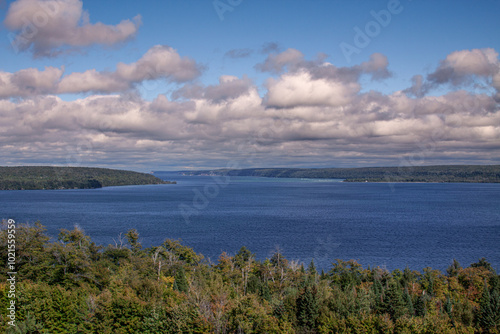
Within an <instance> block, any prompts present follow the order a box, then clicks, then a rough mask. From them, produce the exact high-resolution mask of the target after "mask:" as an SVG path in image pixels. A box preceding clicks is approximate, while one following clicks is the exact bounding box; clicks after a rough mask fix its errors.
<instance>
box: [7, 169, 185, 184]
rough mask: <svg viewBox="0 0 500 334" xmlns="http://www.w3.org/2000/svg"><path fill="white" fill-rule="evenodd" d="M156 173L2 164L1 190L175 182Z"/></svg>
mask: <svg viewBox="0 0 500 334" xmlns="http://www.w3.org/2000/svg"><path fill="white" fill-rule="evenodd" d="M175 183H176V182H170V181H164V180H162V179H160V178H158V177H156V176H154V175H151V174H147V173H139V172H133V171H126V170H117V169H108V168H92V167H51V166H17V167H0V190H69V189H99V188H104V187H114V186H132V185H149V184H175Z"/></svg>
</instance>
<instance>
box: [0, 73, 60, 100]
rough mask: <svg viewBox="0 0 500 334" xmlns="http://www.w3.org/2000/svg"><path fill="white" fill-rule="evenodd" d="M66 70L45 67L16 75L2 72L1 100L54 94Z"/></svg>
mask: <svg viewBox="0 0 500 334" xmlns="http://www.w3.org/2000/svg"><path fill="white" fill-rule="evenodd" d="M63 72H64V69H59V68H55V67H45V70H43V71H39V70H38V69H35V68H28V69H23V70H20V71H18V72H15V73H8V72H0V99H2V98H9V97H27V96H35V95H41V94H53V93H54V92H55V91H57V85H58V83H59V80H60V79H61V76H62V74H63Z"/></svg>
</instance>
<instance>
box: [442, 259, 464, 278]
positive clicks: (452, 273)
mask: <svg viewBox="0 0 500 334" xmlns="http://www.w3.org/2000/svg"><path fill="white" fill-rule="evenodd" d="M461 269H462V266H461V265H460V263H459V262H458V261H457V260H456V259H453V263H452V264H451V265H450V266H449V267H448V269H446V274H447V275H448V277H456V276H458V272H459V271H460V270H461Z"/></svg>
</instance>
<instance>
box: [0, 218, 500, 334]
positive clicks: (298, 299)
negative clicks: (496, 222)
mask: <svg viewBox="0 0 500 334" xmlns="http://www.w3.org/2000/svg"><path fill="white" fill-rule="evenodd" d="M8 239H9V238H8V230H7V224H6V222H4V224H3V226H2V229H0V256H1V258H2V263H4V264H6V263H7V261H8V252H7V249H8V247H7V244H8ZM15 240H16V250H15V252H16V268H15V269H16V271H17V276H16V325H17V329H18V330H19V331H17V332H16V333H99V334H106V333H450V334H451V333H499V329H500V276H498V275H497V273H496V272H495V270H494V269H493V268H492V266H491V264H490V263H488V262H487V261H486V259H484V258H483V259H479V261H478V262H476V263H472V264H470V265H469V266H468V267H462V266H461V265H460V263H458V261H456V260H454V261H453V262H451V263H450V266H449V268H448V269H447V270H446V272H445V273H443V272H441V271H439V270H434V269H432V268H424V269H423V271H416V270H411V269H410V268H401V269H396V270H394V271H392V272H389V271H387V270H385V269H382V268H379V267H374V268H370V267H368V268H364V267H363V266H362V265H361V264H359V263H358V262H356V261H355V260H342V259H332V264H331V267H330V268H328V270H327V271H323V270H321V271H319V270H318V269H317V268H316V266H315V264H314V262H313V261H311V262H310V263H309V264H301V263H298V262H296V261H291V260H289V259H286V258H285V257H284V256H283V254H281V253H280V252H279V251H276V252H275V253H274V254H272V256H270V257H269V258H266V259H264V260H258V259H257V258H256V256H255V254H253V253H252V252H251V250H250V249H248V248H246V247H244V246H243V247H241V249H240V250H239V251H238V252H237V253H236V254H227V253H222V254H221V255H220V257H219V259H218V260H217V261H216V262H211V261H209V260H207V259H205V258H204V257H203V255H202V254H198V253H196V252H195V251H194V250H193V249H192V248H190V247H187V246H185V245H183V244H182V242H181V241H179V240H173V239H168V238H166V239H165V241H164V242H163V243H162V244H161V245H157V246H153V247H149V248H144V247H142V245H141V243H140V235H139V233H138V232H137V231H136V230H129V231H127V232H126V233H125V234H124V235H120V236H118V237H117V238H116V239H114V240H110V241H111V243H110V244H109V245H108V246H105V247H104V246H100V245H96V244H95V243H94V242H92V240H91V238H90V237H89V236H88V235H86V234H85V232H84V231H83V230H81V229H79V228H76V227H75V228H74V229H73V230H66V229H62V230H61V231H60V233H59V235H58V237H57V239H55V240H54V239H51V237H50V236H49V235H47V234H46V229H45V227H44V226H42V225H41V224H39V223H35V224H19V225H18V226H17V227H16V232H15ZM8 271H9V270H8V269H7V268H6V267H5V268H4V270H2V271H1V272H0V276H1V280H0V299H1V303H2V305H7V304H8V302H9V297H8V293H9V286H8V284H7V278H8V277H7V272H8ZM7 312H8V310H7V308H6V307H2V308H1V310H0V321H1V322H0V330H2V331H4V332H5V331H6V332H7V333H14V332H15V331H14V330H12V328H9V325H8V324H7V323H8V321H9V319H8V318H7Z"/></svg>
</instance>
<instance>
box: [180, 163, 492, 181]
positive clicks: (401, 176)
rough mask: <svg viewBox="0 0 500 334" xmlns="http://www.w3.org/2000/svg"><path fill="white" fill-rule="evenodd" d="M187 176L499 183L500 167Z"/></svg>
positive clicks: (271, 170) (226, 171) (279, 170)
mask: <svg viewBox="0 0 500 334" xmlns="http://www.w3.org/2000/svg"><path fill="white" fill-rule="evenodd" d="M188 174H190V175H202V174H214V175H230V176H263V177H289V178H324V179H344V180H345V181H346V182H365V181H368V182H475V183H498V182H500V165H449V166H448V165H445V166H413V167H365V168H249V169H217V170H209V171H207V170H205V171H194V172H189V173H188Z"/></svg>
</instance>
